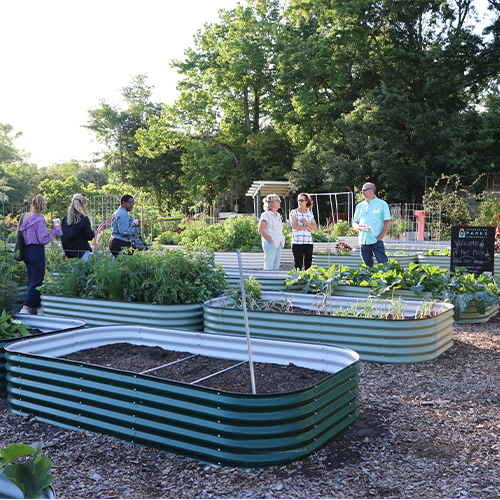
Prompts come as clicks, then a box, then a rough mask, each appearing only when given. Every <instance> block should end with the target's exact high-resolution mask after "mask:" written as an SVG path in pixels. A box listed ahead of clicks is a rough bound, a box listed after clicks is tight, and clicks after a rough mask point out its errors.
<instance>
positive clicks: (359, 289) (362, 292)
mask: <svg viewBox="0 0 500 500" xmlns="http://www.w3.org/2000/svg"><path fill="white" fill-rule="evenodd" d="M332 293H334V294H335V295H339V296H341V297H367V296H368V295H370V289H369V288H368V287H363V286H347V285H340V286H336V287H335V288H334V289H333V290H332ZM382 297H383V298H391V297H402V298H403V299H405V300H423V298H424V297H423V296H419V295H417V294H415V293H414V292H412V291H411V290H394V293H393V292H392V291H390V292H386V293H384V294H382ZM426 299H429V300H436V298H435V297H426ZM438 300H439V299H438ZM472 302H473V304H472V305H471V306H467V307H466V308H465V310H464V312H463V313H462V316H461V317H460V320H459V321H458V323H484V322H486V321H489V320H490V319H491V318H492V317H493V316H495V315H496V314H497V312H498V309H499V306H498V305H493V306H490V307H488V308H487V309H486V311H485V313H484V314H480V313H478V312H477V310H476V306H475V305H474V302H475V301H474V300H473V301H472Z"/></svg>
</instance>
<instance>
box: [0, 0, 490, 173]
mask: <svg viewBox="0 0 500 500" xmlns="http://www.w3.org/2000/svg"><path fill="white" fill-rule="evenodd" d="M237 3H238V1H237V0H142V1H140V2H138V1H136V0H135V1H131V0H86V1H81V0H0V20H1V24H2V28H1V35H2V42H3V44H2V45H3V46H2V58H1V60H0V68H1V73H2V77H1V78H0V123H9V124H11V125H12V126H13V127H14V130H15V131H18V132H22V133H23V135H22V137H21V138H20V139H18V140H17V141H16V142H15V145H16V147H17V148H19V149H25V150H26V151H27V152H28V153H30V154H31V158H30V160H31V162H33V163H36V164H37V165H38V166H39V167H44V166H48V165H52V164H54V163H63V162H66V161H70V160H71V159H75V160H89V159H91V156H92V152H96V151H98V150H99V149H100V145H99V144H98V143H96V142H95V141H94V142H93V141H92V139H93V134H91V133H90V132H89V131H87V130H86V129H84V128H82V125H84V124H85V123H86V122H87V119H88V114H87V110H88V109H89V108H91V107H95V106H97V105H98V104H99V100H100V99H107V100H109V101H110V102H114V103H118V102H119V99H120V90H121V89H122V88H123V87H125V86H126V85H128V84H129V83H130V81H131V78H132V77H133V76H135V75H138V74H147V75H148V77H149V78H148V83H149V85H154V87H155V94H154V96H153V100H154V101H159V102H164V103H168V104H173V102H174V101H175V99H176V96H177V93H176V90H175V87H176V84H177V81H178V74H177V72H176V71H175V70H173V69H171V68H169V63H170V61H172V60H173V59H183V58H184V51H185V50H186V49H187V48H188V47H193V46H194V43H193V35H194V34H195V33H196V32H197V30H199V29H201V28H203V25H204V24H205V23H207V22H208V23H214V22H218V19H219V16H218V11H219V10H221V9H224V10H230V9H233V8H234V7H235V6H236V5H237ZM240 3H242V4H243V5H246V2H245V1H244V0H241V2H240ZM479 3H480V4H482V6H483V7H485V6H486V5H487V0H479ZM481 10H483V9H481ZM483 11H484V10H483Z"/></svg>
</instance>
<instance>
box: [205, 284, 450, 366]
mask: <svg viewBox="0 0 500 500" xmlns="http://www.w3.org/2000/svg"><path fill="white" fill-rule="evenodd" d="M262 297H263V299H265V300H275V301H281V300H282V294H280V293H279V292H267V293H264V294H262ZM287 299H289V300H290V301H291V302H292V304H293V305H294V306H296V307H300V308H302V309H306V310H317V309H318V306H319V301H320V300H319V298H318V297H317V296H312V295H308V294H293V295H287ZM406 302H407V311H408V313H409V314H415V312H416V310H417V307H418V306H419V305H420V301H406ZM355 304H356V301H354V300H352V299H350V298H347V297H340V296H335V297H333V296H332V300H331V308H332V310H335V309H337V308H338V306H341V307H344V308H345V307H349V306H353V305H355ZM229 305H230V300H229V299H227V298H224V297H219V298H216V299H211V300H207V301H206V302H205V305H204V315H205V331H206V332H213V333H220V334H227V335H229V334H233V335H234V334H236V335H245V326H244V324H245V323H244V318H243V311H242V310H240V309H230V308H229V307H228V306H229ZM328 307H330V305H329V303H328ZM441 307H442V308H443V311H444V312H443V313H441V314H439V315H438V316H435V317H432V318H425V319H408V320H402V321H398V320H397V321H393V320H385V319H379V318H365V317H346V316H325V315H311V314H295V313H294V314H290V313H279V312H267V311H248V321H249V325H250V334H251V335H252V337H259V338H266V339H278V340H292V341H296V342H315V343H318V344H322V345H335V346H340V347H347V348H349V349H353V350H355V351H356V352H357V353H358V354H359V356H360V359H361V360H363V361H374V362H378V363H418V362H421V361H428V360H430V359H434V358H437V357H438V356H439V355H440V354H442V353H443V352H444V351H446V350H447V349H449V348H450V347H451V346H452V345H453V306H452V305H450V304H443V303H437V304H436V309H437V310H439V309H440V308H441Z"/></svg>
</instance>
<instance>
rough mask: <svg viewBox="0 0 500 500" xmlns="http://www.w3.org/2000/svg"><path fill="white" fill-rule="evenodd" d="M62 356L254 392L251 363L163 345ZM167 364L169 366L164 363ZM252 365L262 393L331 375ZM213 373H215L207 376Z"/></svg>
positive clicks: (309, 383)
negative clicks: (198, 353) (179, 350)
mask: <svg viewBox="0 0 500 500" xmlns="http://www.w3.org/2000/svg"><path fill="white" fill-rule="evenodd" d="M63 359H67V360H71V361H83V362H85V363H90V364H93V365H100V366H105V367H109V368H115V369H118V370H127V371H130V372H134V373H143V372H146V373H145V374H146V375H149V376H153V377H159V378H165V379H169V380H175V381H177V382H185V383H187V384H194V385H200V386H203V387H210V388H212V389H218V390H223V391H229V392H237V393H249V394H251V393H252V383H251V379H250V368H249V365H248V362H246V363H243V364H240V363H239V362H238V361H234V360H228V359H220V358H211V357H208V356H201V355H192V354H191V353H190V352H178V351H168V350H164V349H162V348H161V347H148V346H144V345H132V344H128V343H119V344H110V345H104V346H101V347H96V348H93V349H83V350H81V351H77V352H74V353H72V354H68V355H66V356H64V357H63ZM167 364H168V365H169V366H164V365H167ZM253 365H254V366H253V368H254V377H255V386H256V390H257V392H258V393H260V394H272V393H277V392H291V391H295V390H299V389H305V388H307V387H310V386H312V385H314V384H315V383H317V382H319V381H320V380H323V379H324V378H325V377H327V376H329V375H330V374H329V373H325V372H322V371H317V370H310V369H308V368H302V367H300V366H296V365H294V364H289V365H278V364H276V363H254V364H253ZM158 367H163V368H158ZM231 367H232V368H231ZM154 368H157V369H154ZM219 372H221V373H219ZM210 375H214V376H212V377H210V378H205V377H209V376H210ZM201 379H204V380H201Z"/></svg>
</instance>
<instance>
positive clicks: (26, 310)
mask: <svg viewBox="0 0 500 500" xmlns="http://www.w3.org/2000/svg"><path fill="white" fill-rule="evenodd" d="M29 313H30V310H29V309H24V308H23V309H21V310H20V311H19V314H29Z"/></svg>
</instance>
